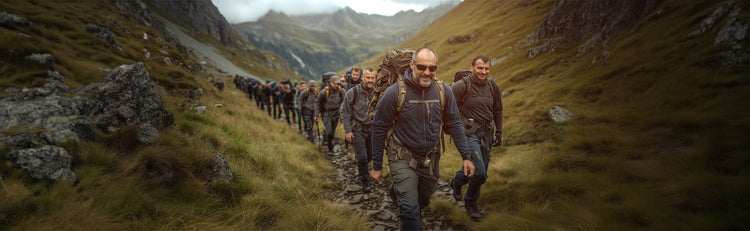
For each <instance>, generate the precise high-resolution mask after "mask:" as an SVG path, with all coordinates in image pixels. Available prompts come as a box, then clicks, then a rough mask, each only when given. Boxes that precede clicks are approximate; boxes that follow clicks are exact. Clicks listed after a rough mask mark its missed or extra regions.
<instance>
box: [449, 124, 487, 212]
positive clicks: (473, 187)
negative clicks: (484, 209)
mask: <svg viewBox="0 0 750 231" xmlns="http://www.w3.org/2000/svg"><path fill="white" fill-rule="evenodd" d="M489 132H490V131H489V129H478V130H477V131H476V132H474V134H472V135H469V136H468V137H466V138H467V141H468V143H469V148H471V151H472V154H471V155H472V156H473V158H474V161H473V162H474V167H475V169H474V175H473V176H472V177H467V176H464V169H463V168H461V169H459V170H458V172H456V175H455V176H453V183H454V184H455V185H458V186H463V185H465V184H467V183H468V184H469V187H468V188H467V189H466V195H465V196H464V201H466V204H472V205H476V203H477V199H479V190H480V188H481V187H482V184H484V182H485V181H487V167H488V166H489V165H490V141H491V139H492V136H490V135H488V133H489Z"/></svg>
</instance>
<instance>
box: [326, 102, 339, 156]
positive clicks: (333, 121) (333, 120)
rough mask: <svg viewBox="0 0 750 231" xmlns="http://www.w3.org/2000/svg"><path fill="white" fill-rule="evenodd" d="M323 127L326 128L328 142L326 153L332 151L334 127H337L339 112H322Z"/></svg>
mask: <svg viewBox="0 0 750 231" xmlns="http://www.w3.org/2000/svg"><path fill="white" fill-rule="evenodd" d="M323 125H325V127H326V142H328V151H331V152H332V151H333V136H334V135H335V134H336V127H337V126H338V125H339V112H338V111H336V110H334V111H329V112H323Z"/></svg>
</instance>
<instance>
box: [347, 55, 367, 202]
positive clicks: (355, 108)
mask: <svg viewBox="0 0 750 231" xmlns="http://www.w3.org/2000/svg"><path fill="white" fill-rule="evenodd" d="M358 74H359V73H358ZM374 85H375V69H373V68H371V67H370V68H367V70H365V77H364V84H358V85H354V88H352V89H351V90H349V91H347V92H346V95H345V96H344V102H343V103H341V121H342V123H343V124H344V131H346V136H345V137H346V141H347V142H350V143H352V144H353V145H354V150H355V152H356V158H357V170H358V171H359V180H360V183H361V185H362V191H363V192H365V193H370V174H369V173H368V166H367V165H368V163H369V162H370V160H371V159H372V155H371V154H372V139H371V136H370V134H371V132H372V119H370V118H369V117H368V116H367V109H368V108H369V107H370V106H369V105H368V104H369V102H370V100H372V96H373V91H372V90H373V89H372V87H373V86H374Z"/></svg>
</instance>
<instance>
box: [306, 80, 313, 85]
mask: <svg viewBox="0 0 750 231" xmlns="http://www.w3.org/2000/svg"><path fill="white" fill-rule="evenodd" d="M307 85H310V86H315V80H310V81H307Z"/></svg>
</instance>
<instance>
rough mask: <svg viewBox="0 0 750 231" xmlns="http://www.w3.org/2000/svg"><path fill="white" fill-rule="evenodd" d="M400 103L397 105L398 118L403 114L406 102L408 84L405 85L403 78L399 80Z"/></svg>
mask: <svg viewBox="0 0 750 231" xmlns="http://www.w3.org/2000/svg"><path fill="white" fill-rule="evenodd" d="M397 83H398V101H397V103H398V104H396V117H398V114H400V113H401V109H402V108H403V107H404V103H405V102H406V84H405V83H404V79H403V78H398V81H397Z"/></svg>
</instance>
